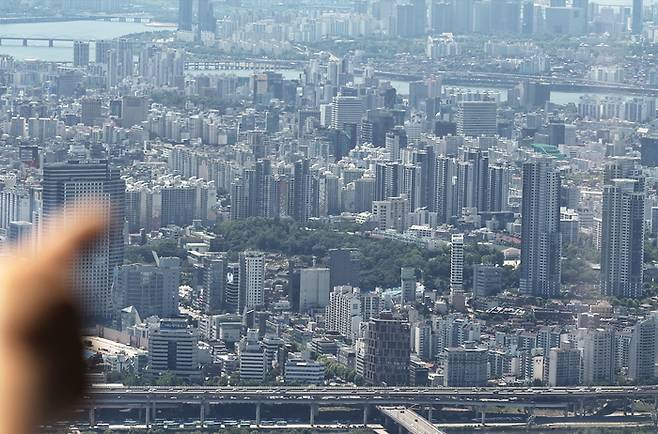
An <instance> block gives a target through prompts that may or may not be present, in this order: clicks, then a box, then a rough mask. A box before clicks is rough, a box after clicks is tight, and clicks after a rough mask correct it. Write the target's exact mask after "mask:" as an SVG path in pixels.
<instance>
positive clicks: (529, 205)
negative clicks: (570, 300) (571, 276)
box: [520, 157, 562, 297]
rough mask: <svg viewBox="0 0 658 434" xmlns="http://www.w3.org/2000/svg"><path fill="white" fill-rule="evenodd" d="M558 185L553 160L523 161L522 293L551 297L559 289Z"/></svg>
mask: <svg viewBox="0 0 658 434" xmlns="http://www.w3.org/2000/svg"><path fill="white" fill-rule="evenodd" d="M560 185H561V182H560V174H559V172H558V171H557V169H556V168H555V165H554V162H553V160H552V159H549V158H543V157H537V158H535V159H533V160H531V161H528V162H526V163H524V164H523V192H522V199H521V281H520V289H521V292H522V293H525V294H531V295H535V296H539V297H553V296H555V295H557V294H558V293H559V291H560V276H561V264H560V260H561V244H562V241H561V237H560Z"/></svg>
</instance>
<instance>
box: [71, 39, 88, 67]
mask: <svg viewBox="0 0 658 434" xmlns="http://www.w3.org/2000/svg"><path fill="white" fill-rule="evenodd" d="M87 65H89V42H86V41H75V42H73V66H75V67H81V66H82V67H84V66H87Z"/></svg>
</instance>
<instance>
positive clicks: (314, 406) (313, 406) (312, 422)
mask: <svg viewBox="0 0 658 434" xmlns="http://www.w3.org/2000/svg"><path fill="white" fill-rule="evenodd" d="M319 411H320V409H319V408H318V406H317V404H311V416H310V418H309V424H310V425H311V426H315V416H316V414H317V413H319Z"/></svg>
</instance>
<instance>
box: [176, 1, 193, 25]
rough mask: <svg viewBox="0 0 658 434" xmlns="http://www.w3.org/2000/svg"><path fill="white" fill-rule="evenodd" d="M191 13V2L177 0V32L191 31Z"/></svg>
mask: <svg viewBox="0 0 658 434" xmlns="http://www.w3.org/2000/svg"><path fill="white" fill-rule="evenodd" d="M193 11H194V8H193V4H192V0H178V30H183V31H186V32H191V31H192V18H193V16H194V13H193Z"/></svg>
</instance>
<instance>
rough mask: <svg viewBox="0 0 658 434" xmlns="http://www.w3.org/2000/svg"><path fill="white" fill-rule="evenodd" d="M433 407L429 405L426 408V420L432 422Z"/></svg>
mask: <svg viewBox="0 0 658 434" xmlns="http://www.w3.org/2000/svg"><path fill="white" fill-rule="evenodd" d="M433 410H434V408H433V407H432V406H431V405H430V408H428V409H427V420H428V421H429V422H430V423H432V419H433V418H432V416H433V415H432V413H433Z"/></svg>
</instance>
